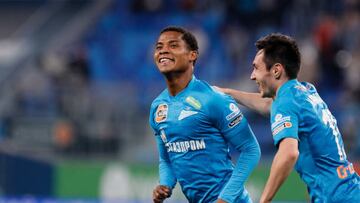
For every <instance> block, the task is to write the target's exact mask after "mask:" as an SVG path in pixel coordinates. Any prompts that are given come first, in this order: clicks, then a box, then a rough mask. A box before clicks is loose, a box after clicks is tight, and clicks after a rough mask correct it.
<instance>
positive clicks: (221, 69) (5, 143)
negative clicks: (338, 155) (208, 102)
mask: <svg viewBox="0 0 360 203" xmlns="http://www.w3.org/2000/svg"><path fill="white" fill-rule="evenodd" d="M167 25H180V26H184V27H187V28H189V29H190V30H191V31H193V32H194V33H195V34H196V36H197V37H198V40H199V43H200V59H199V60H198V63H197V66H196V68H195V69H196V70H195V71H196V75H197V77H198V78H200V79H204V80H207V81H208V82H210V83H211V84H214V85H218V86H227V87H233V88H237V89H242V90H248V91H256V87H255V85H254V84H253V82H252V81H250V80H249V77H250V73H251V68H250V66H251V62H252V59H253V56H254V54H255V48H254V42H255V41H256V39H258V38H259V37H261V36H263V35H265V34H268V33H270V32H282V33H285V34H289V35H292V36H293V37H295V38H296V39H297V40H298V42H299V45H300V47H301V50H302V57H303V59H302V60H303V63H302V71H301V74H300V75H301V76H300V79H301V80H307V81H310V82H313V83H315V85H316V86H317V87H318V91H319V92H320V94H321V95H322V97H323V99H324V100H325V101H326V102H327V103H328V105H329V107H330V109H331V110H332V111H333V113H334V114H335V116H336V117H337V119H338V124H339V126H340V129H341V132H342V134H343V139H344V141H345V147H346V150H347V153H348V157H349V158H350V160H351V161H352V162H354V163H355V167H356V169H357V171H358V172H359V161H360V128H359V126H360V91H359V90H360V3H359V1H358V0H342V1H341V0H316V1H310V0H226V1H223V0H133V1H131V0H0V202H28V203H30V202H124V203H131V202H134V203H135V202H136V203H142V202H151V191H152V189H153V187H154V186H155V185H156V184H157V161H158V158H157V156H158V155H157V150H156V146H155V142H154V138H153V134H152V131H151V129H150V128H149V126H148V111H149V106H150V104H151V101H152V100H153V99H154V98H155V97H156V96H157V95H158V94H159V93H160V92H161V90H162V89H163V88H164V87H165V83H164V82H163V79H162V76H161V75H160V74H159V73H158V72H157V69H156V67H155V65H154V64H153V62H152V51H153V47H154V43H155V41H156V40H157V36H158V33H159V31H160V30H161V29H162V28H164V27H165V26H167ZM243 111H244V114H245V115H246V116H247V117H248V119H249V121H250V124H251V125H252V127H253V129H254V131H255V133H256V136H257V137H258V140H259V142H260V144H261V148H262V159H261V163H260V165H259V166H258V168H257V169H256V171H255V172H254V174H253V175H252V176H251V178H250V180H249V182H248V184H247V187H248V188H249V191H250V193H251V195H252V196H253V197H254V198H255V199H257V198H259V195H260V193H261V190H262V188H263V186H264V184H265V181H266V178H267V176H268V173H269V166H270V164H271V160H272V156H273V155H274V152H275V151H274V150H275V149H274V147H273V145H272V136H271V134H270V130H269V129H270V126H269V123H268V120H267V119H266V118H263V117H261V116H259V115H257V114H254V113H253V112H250V111H247V109H243ZM234 156H235V157H236V154H234ZM276 201H278V202H307V201H308V197H307V194H306V188H305V186H304V184H303V183H302V182H301V181H300V179H299V177H298V176H297V174H295V173H292V174H291V176H290V178H289V180H287V182H286V183H285V185H284V186H283V187H282V189H281V191H280V192H279V194H278V195H277V196H276ZM167 202H179V203H180V202H186V201H185V200H184V197H183V195H182V194H181V192H180V190H179V187H178V186H177V189H176V191H175V192H174V194H173V198H172V199H171V200H169V201H167Z"/></svg>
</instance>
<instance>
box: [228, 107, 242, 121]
mask: <svg viewBox="0 0 360 203" xmlns="http://www.w3.org/2000/svg"><path fill="white" fill-rule="evenodd" d="M229 109H230V111H231V113H230V114H229V115H227V116H226V120H231V119H233V118H234V117H235V116H237V115H238V114H239V113H240V109H239V107H237V105H236V104H234V103H231V104H230V105H229Z"/></svg>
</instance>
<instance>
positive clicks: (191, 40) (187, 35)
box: [160, 26, 199, 65]
mask: <svg viewBox="0 0 360 203" xmlns="http://www.w3.org/2000/svg"><path fill="white" fill-rule="evenodd" d="M170 31H174V32H178V33H181V34H182V36H181V39H183V40H184V41H185V43H186V44H187V47H188V49H189V50H190V51H196V52H197V54H198V55H199V46H198V42H197V40H196V37H195V36H194V35H193V34H192V33H191V32H189V31H188V30H186V29H185V28H182V27H177V26H169V27H166V28H164V29H163V30H161V32H160V34H162V33H164V32H170ZM195 63H196V59H195V61H194V65H195Z"/></svg>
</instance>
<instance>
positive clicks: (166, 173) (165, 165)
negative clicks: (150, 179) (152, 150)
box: [156, 136, 177, 189]
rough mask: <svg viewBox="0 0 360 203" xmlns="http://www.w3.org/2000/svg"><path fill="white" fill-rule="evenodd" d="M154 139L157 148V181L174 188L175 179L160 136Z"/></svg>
mask: <svg viewBox="0 0 360 203" xmlns="http://www.w3.org/2000/svg"><path fill="white" fill-rule="evenodd" d="M156 141H157V145H158V149H159V179H160V180H159V182H160V185H165V186H168V187H169V188H171V189H172V188H174V186H175V184H176V181H177V180H176V177H175V175H174V173H173V170H172V167H171V164H170V161H169V158H168V154H167V152H166V149H165V146H164V144H163V143H162V140H161V138H160V136H156Z"/></svg>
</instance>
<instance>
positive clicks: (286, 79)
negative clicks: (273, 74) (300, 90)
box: [272, 77, 289, 100]
mask: <svg viewBox="0 0 360 203" xmlns="http://www.w3.org/2000/svg"><path fill="white" fill-rule="evenodd" d="M287 81H289V78H287V77H284V78H281V79H279V80H277V81H276V83H275V94H274V96H273V97H272V99H273V100H275V98H276V97H277V95H278V93H279V90H280V88H281V87H282V86H283V85H284V84H285V83H286V82H287Z"/></svg>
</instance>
